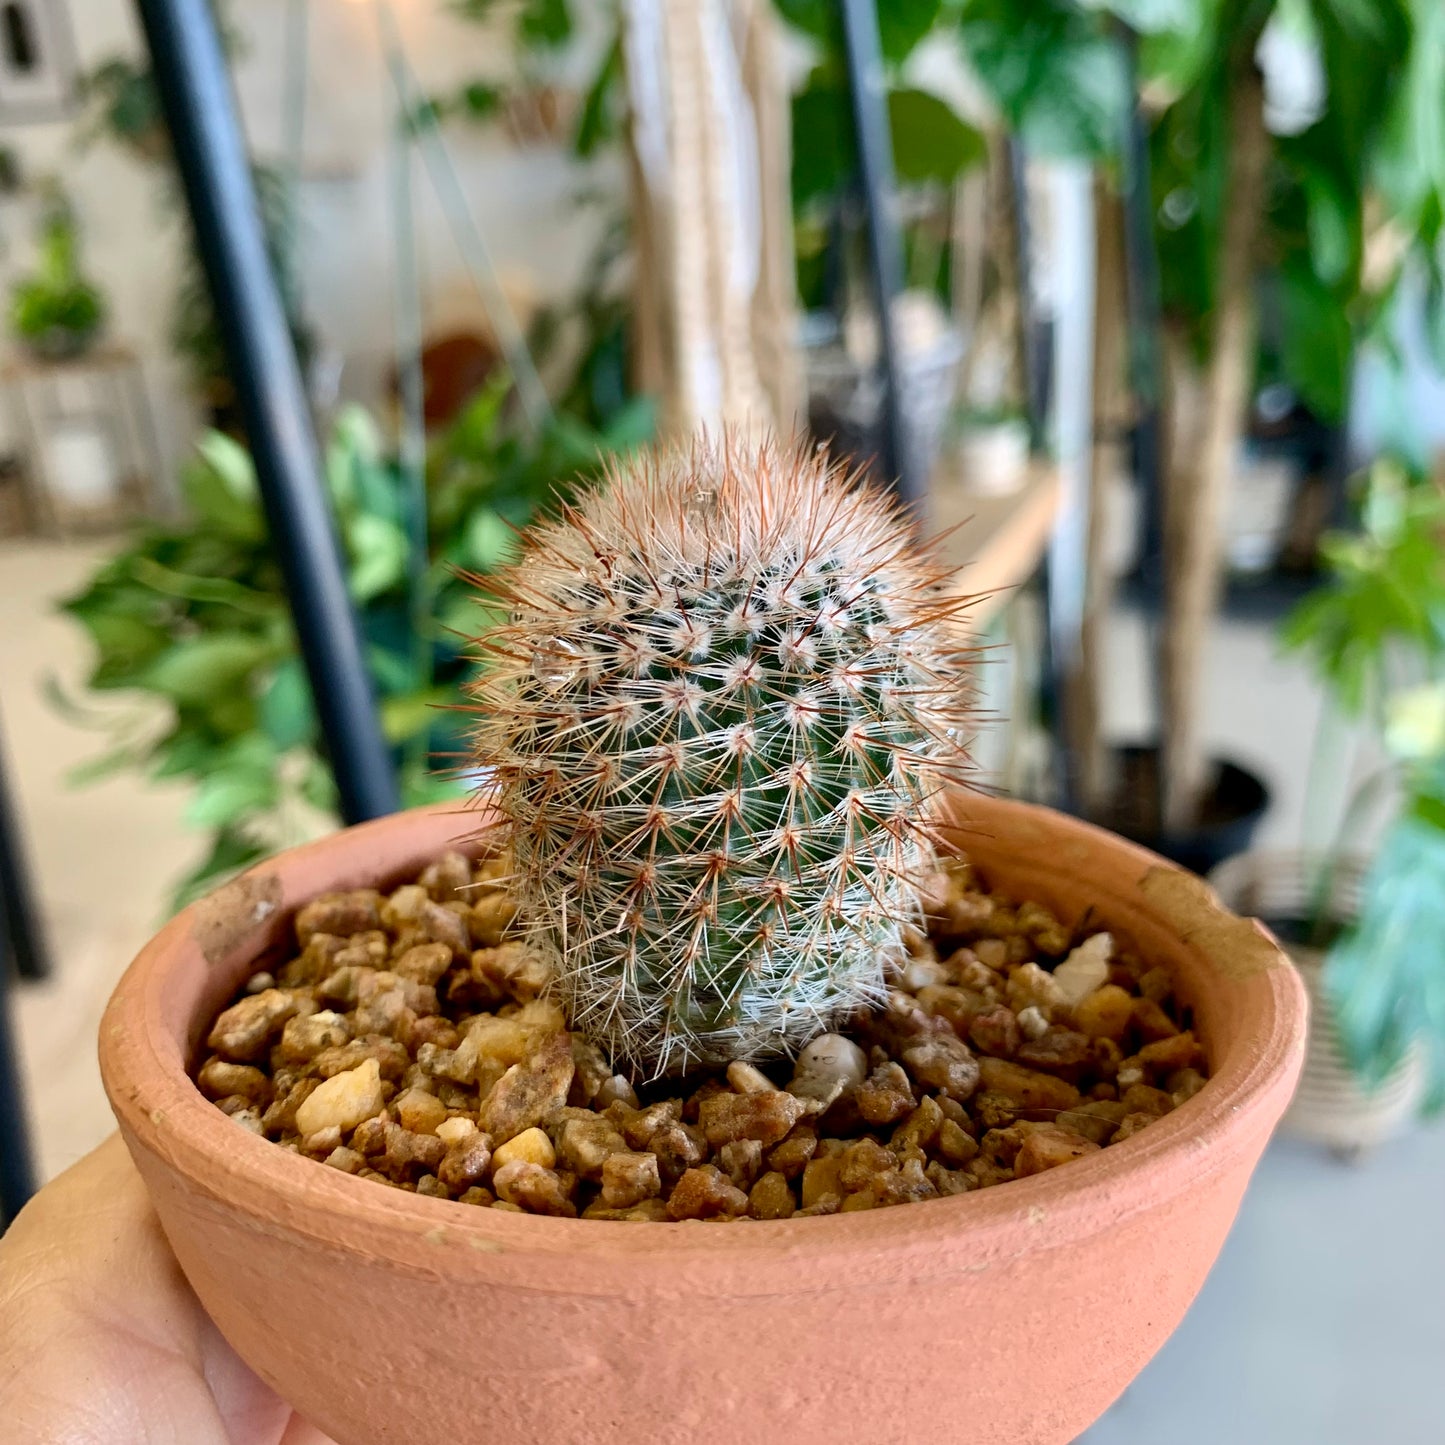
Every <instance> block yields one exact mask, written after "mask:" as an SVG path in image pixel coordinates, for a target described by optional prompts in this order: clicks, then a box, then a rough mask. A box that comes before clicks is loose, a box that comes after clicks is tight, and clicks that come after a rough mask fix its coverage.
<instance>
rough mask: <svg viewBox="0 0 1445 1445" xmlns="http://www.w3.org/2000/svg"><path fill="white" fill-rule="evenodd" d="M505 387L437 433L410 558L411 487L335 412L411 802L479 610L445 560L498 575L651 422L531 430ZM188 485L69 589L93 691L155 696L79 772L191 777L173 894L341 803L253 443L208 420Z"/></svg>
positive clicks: (634, 417)
mask: <svg viewBox="0 0 1445 1445" xmlns="http://www.w3.org/2000/svg"><path fill="white" fill-rule="evenodd" d="M506 395H507V386H506V383H505V382H504V381H501V380H499V381H497V382H496V383H494V384H493V385H492V386H491V387H490V388H488V389H487V390H486V391H484V392H483V393H482V394H481V395H480V396H479V397H478V398H477V399H476V400H475V401H474V402H473V403H472V405H471V406H470V408H469V409H468V410H467V411H466V412H464V413H463V415H462V416H461V418H460V419H459V420H458V422H457V423H456V425H455V426H454V427H453V428H452V429H451V430H450V431H448V432H447V433H445V434H444V435H443V436H441V437H440V438H439V439H438V440H437V441H436V442H435V444H434V446H433V448H432V451H431V455H430V457H429V459H428V467H427V479H426V481H427V484H426V507H427V534H428V550H427V556H426V558H424V559H419V560H420V563H421V565H420V566H414V565H413V560H414V559H412V558H411V557H410V556H409V549H408V540H407V539H408V535H409V534H408V530H407V518H408V516H409V508H410V506H411V505H412V495H413V489H412V487H411V486H410V485H409V484H408V482H407V480H406V479H405V477H404V476H403V474H402V473H401V472H400V470H399V469H398V467H397V465H396V463H395V462H394V461H393V459H392V458H391V457H390V456H388V455H387V453H386V450H385V448H384V446H383V444H382V441H381V438H380V436H379V434H378V432H377V430H376V427H375V424H374V423H373V422H372V420H371V418H370V417H369V416H368V415H367V414H366V413H365V412H363V411H361V410H359V409H350V410H347V411H343V412H342V413H341V414H340V415H339V416H338V417H337V419H336V422H335V424H334V427H333V429H332V434H331V437H330V439H329V442H328V446H327V449H326V458H325V462H326V465H325V480H326V486H327V491H328V494H329V497H330V500H331V504H332V508H333V512H334V515H335V518H336V523H337V529H338V533H339V535H340V539H341V542H342V546H343V550H344V553H345V557H346V563H347V574H348V577H349V580H350V587H351V594H352V598H353V600H354V601H355V602H356V604H357V606H358V609H359V617H360V622H361V627H362V631H363V635H364V638H365V642H366V648H367V658H368V662H369V665H370V667H371V671H372V676H373V680H374V682H375V684H376V688H377V693H378V698H379V702H380V707H381V716H382V721H383V728H384V731H385V733H386V736H387V739H388V741H389V742H390V743H391V744H392V746H393V749H394V756H395V760H396V764H397V768H398V772H399V776H400V778H401V782H402V790H403V794H404V797H405V800H406V801H407V802H408V803H416V802H421V801H426V800H429V799H431V798H433V797H436V796H438V795H439V794H443V795H444V794H448V793H454V792H456V791H457V790H458V789H459V787H460V784H458V783H456V782H453V781H451V780H449V779H447V778H445V777H441V776H439V775H438V772H437V769H438V768H443V769H444V768H448V767H450V766H451V765H452V762H453V760H454V758H455V757H456V756H457V755H458V754H459V753H460V751H461V748H462V739H461V737H460V736H459V733H458V730H457V726H456V724H455V722H454V718H455V714H453V713H451V712H448V711H445V710H442V709H439V706H438V705H439V704H440V705H445V704H447V703H450V702H454V701H456V699H457V697H458V696H459V690H460V687H461V683H462V681H463V679H464V678H465V677H466V676H467V675H468V673H469V671H470V665H469V663H468V661H467V658H466V656H465V647H466V644H465V641H464V638H465V637H466V636H469V635H471V634H472V633H473V632H475V631H476V629H477V628H478V627H479V626H480V625H481V624H482V623H483V622H484V621H485V619H486V616H487V612H486V609H485V607H484V606H483V605H481V604H479V602H478V600H477V593H476V589H475V587H474V586H473V585H469V584H463V582H462V581H461V580H460V579H459V577H458V575H457V569H465V570H466V571H468V572H469V573H472V574H475V575H476V576H478V577H483V578H484V577H485V576H486V575H487V574H489V573H491V572H492V571H493V570H494V569H495V568H496V567H497V566H498V565H499V564H500V563H502V562H504V561H505V560H507V558H509V557H510V556H511V553H512V539H513V537H514V533H513V531H512V528H513V527H516V526H521V525H523V524H525V523H526V522H527V521H528V520H530V519H531V517H532V516H533V515H534V513H536V512H537V511H538V509H540V508H542V507H544V506H546V505H547V504H548V503H549V502H550V501H551V499H552V497H553V495H554V493H557V494H562V495H565V493H566V492H567V490H568V489H569V488H570V487H571V486H572V484H573V482H574V479H578V478H581V477H584V476H591V475H595V474H596V472H597V469H598V466H599V463H600V460H601V458H602V456H604V455H605V454H606V453H607V452H608V451H609V450H611V449H614V448H615V447H617V446H621V445H628V444H631V443H632V442H633V441H635V440H638V439H641V438H642V437H643V436H644V435H645V433H646V432H647V430H648V429H649V417H648V416H647V414H645V413H642V412H638V411H631V412H627V413H623V414H621V415H619V416H618V417H617V418H616V422H615V425H614V427H613V428H612V430H611V431H610V432H608V433H606V434H600V433H596V432H593V431H592V430H590V429H589V428H587V427H585V426H583V425H582V424H580V423H577V422H575V421H568V420H566V419H565V418H559V419H558V421H557V422H556V423H555V424H553V425H552V426H550V427H549V428H548V429H547V430H546V431H545V432H544V434H543V435H542V436H541V437H540V438H539V439H538V440H537V441H535V442H534V441H530V440H528V439H526V438H525V437H523V436H522V435H520V434H519V432H518V430H517V428H516V426H515V425H514V424H513V422H512V421H511V419H510V417H509V413H508V411H507V408H506V406H505V402H506ZM183 486H184V494H185V497H186V500H187V502H188V504H189V511H190V516H189V519H188V520H187V521H185V522H183V523H181V524H179V525H175V526H163V527H151V528H148V529H147V530H145V531H143V532H141V533H139V534H138V535H137V536H136V537H135V538H134V539H133V540H132V541H131V542H129V543H128V544H127V545H126V546H124V547H123V548H122V549H121V550H120V551H119V552H118V553H117V554H116V555H115V556H113V557H111V558H110V559H109V560H108V561H106V562H105V563H104V564H103V565H102V566H101V567H100V568H99V569H98V570H97V571H96V572H95V574H94V575H93V576H92V577H91V578H90V580H89V582H88V583H87V584H86V586H85V587H84V588H83V589H82V590H81V591H80V592H79V593H77V594H76V595H75V596H74V597H72V598H70V599H69V600H68V601H66V602H65V603H64V604H63V606H64V610H65V611H66V612H67V613H69V615H70V616H71V617H73V618H74V619H75V620H76V622H78V623H79V624H80V625H81V626H82V627H83V628H85V630H86V631H87V632H88V633H89V635H90V638H91V641H92V643H93V645H94V649H95V663H94V667H93V669H92V672H91V674H90V677H89V680H88V684H87V685H88V687H89V688H91V689H92V690H96V691H102V692H119V693H128V694H137V695H143V696H146V697H149V698H150V699H153V700H154V701H156V702H159V703H162V704H164V709H163V713H164V719H165V720H164V723H163V725H162V727H161V728H160V731H159V732H156V731H155V729H154V727H152V728H151V731H150V732H149V733H147V734H146V735H145V736H144V737H143V738H141V740H139V741H137V740H136V737H135V735H134V726H133V724H132V723H131V722H129V721H123V722H122V723H121V724H119V725H117V724H115V722H114V720H113V718H111V720H110V721H109V722H108V723H107V726H109V727H110V728H111V729H112V731H113V732H114V733H115V737H114V739H113V746H112V748H111V749H110V750H109V751H108V752H107V753H106V754H104V755H103V756H102V757H101V758H99V759H97V760H96V762H95V763H94V764H88V765H87V767H86V769H85V770H83V771H82V772H81V773H80V774H79V775H78V776H77V777H76V779H75V780H76V781H77V782H80V781H94V780H96V779H97V778H99V777H101V776H108V775H109V774H110V773H113V772H115V771H119V770H137V771H140V772H142V773H143V774H145V775H146V776H147V777H149V778H150V779H152V780H155V781H163V780H180V781H183V782H184V783H186V784H187V785H188V786H189V787H191V788H192V789H193V793H192V797H191V800H190V803H189V805H188V807H187V811H186V819H187V822H188V823H190V824H191V826H193V827H196V828H198V829H202V830H204V831H206V832H209V833H210V834H211V835H212V842H211V847H210V850H209V852H208V854H207V856H206V857H205V858H204V859H202V860H201V862H200V863H199V864H198V865H197V867H196V868H195V869H194V870H193V871H192V872H191V873H190V874H189V875H188V876H187V877H186V878H185V879H183V880H182V881H181V883H180V885H179V888H178V892H177V895H176V901H177V904H178V905H179V903H181V902H183V901H185V900H186V899H188V898H190V897H193V896H195V895H196V894H197V893H198V892H202V891H204V890H205V888H207V887H208V886H211V885H213V884H214V883H215V882H217V881H219V880H220V879H221V878H223V877H224V876H226V875H227V874H228V873H230V872H233V871H235V870H236V869H237V868H239V867H242V866H245V865H246V864H247V863H250V862H253V861H255V859H257V858H258V857H261V856H264V855H265V854H266V853H268V852H270V851H271V850H272V849H274V848H275V847H278V846H283V845H284V844H285V843H287V842H289V841H292V840H293V839H294V838H295V837H296V836H297V835H298V830H299V829H300V828H301V827H302V826H303V825H304V823H305V820H306V818H307V817H308V816H309V815H313V814H314V813H315V812H316V811H317V810H320V811H322V812H334V811H335V806H336V804H335V795H334V787H333V785H332V783H331V779H330V774H329V771H328V770H327V768H326V765H325V762H324V758H323V755H322V751H321V738H320V734H319V730H318V726H317V721H316V713H315V708H314V705H313V702H312V698H311V691H310V686H309V684H308V682H307V679H306V673H305V669H304V667H303V666H302V663H301V658H300V656H299V654H298V652H297V648H296V642H295V637H294V634H293V632H292V627H291V621H290V615H289V612H288V610H287V606H286V601H285V593H284V590H283V587H282V579H281V575H280V571H279V569H278V568H277V566H276V563H275V561H274V559H273V555H272V550H271V547H270V544H269V541H268V539H267V532H266V525H265V519H264V517H263V515H262V512H261V506H260V497H259V493H258V490H257V485H256V477H255V472H254V469H253V467H252V463H251V458H250V455H249V454H248V453H247V451H246V450H245V448H244V447H242V446H241V445H240V444H239V443H237V442H236V441H234V440H233V439H232V438H230V437H228V436H225V435H223V434H221V433H218V432H211V433H207V434H206V435H205V436H204V437H203V438H202V440H201V443H200V445H199V447H198V449H197V454H196V456H195V457H194V458H193V459H192V460H191V462H190V463H189V464H188V466H187V467H186V469H185V473H184V477H183ZM60 702H61V704H62V705H65V706H72V707H73V704H69V703H68V702H67V701H66V700H65V699H63V698H62V699H60ZM147 716H151V714H148V715H147Z"/></svg>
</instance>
